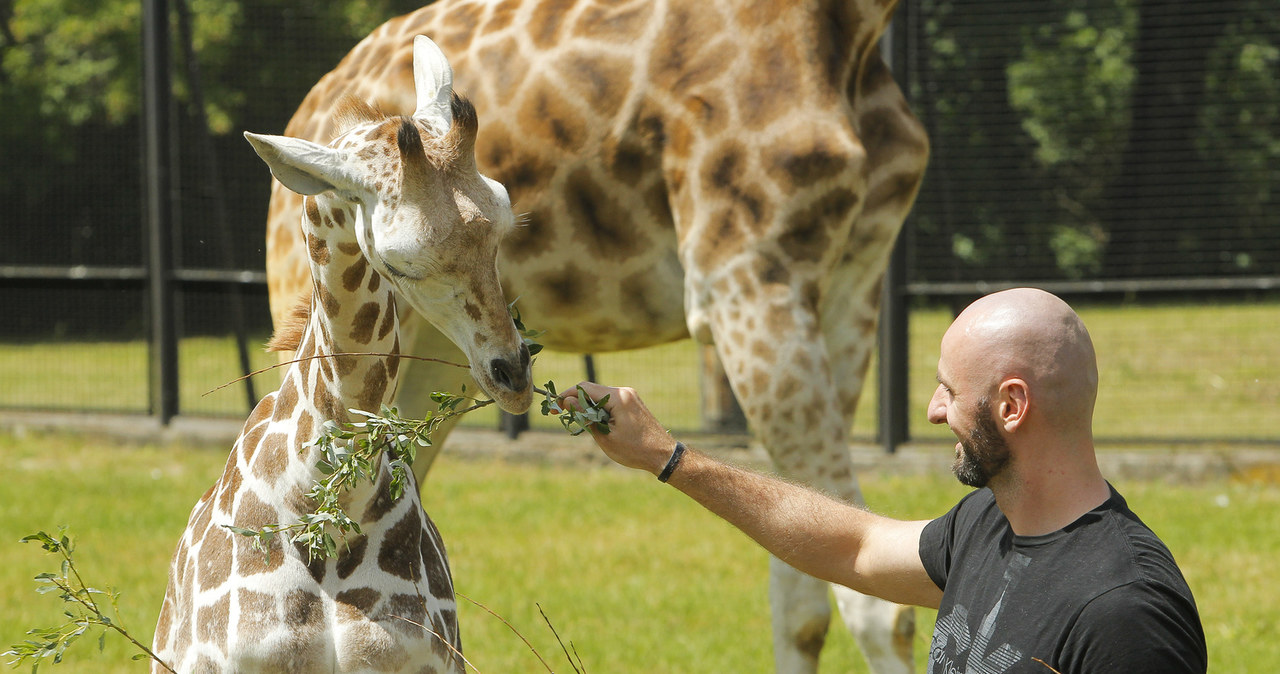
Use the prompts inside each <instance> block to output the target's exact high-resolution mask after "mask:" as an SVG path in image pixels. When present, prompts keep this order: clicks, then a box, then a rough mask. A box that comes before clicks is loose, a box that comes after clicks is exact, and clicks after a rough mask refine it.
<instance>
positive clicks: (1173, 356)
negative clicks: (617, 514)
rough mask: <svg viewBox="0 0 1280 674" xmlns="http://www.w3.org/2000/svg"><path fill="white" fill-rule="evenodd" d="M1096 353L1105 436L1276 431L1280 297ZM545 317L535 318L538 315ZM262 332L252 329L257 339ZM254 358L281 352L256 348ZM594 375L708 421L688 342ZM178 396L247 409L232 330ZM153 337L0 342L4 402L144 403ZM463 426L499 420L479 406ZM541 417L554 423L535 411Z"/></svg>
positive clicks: (1125, 332) (1164, 317)
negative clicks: (478, 411) (701, 405)
mask: <svg viewBox="0 0 1280 674" xmlns="http://www.w3.org/2000/svg"><path fill="white" fill-rule="evenodd" d="M1078 308H1079V311H1080V314H1081V316H1082V317H1083V318H1084V320H1085V322H1086V323H1087V324H1088V326H1089V328H1090V331H1091V333H1092V334H1093V338H1094V341H1095V342H1096V346H1097V351H1098V360H1099V366H1100V369H1101V391H1100V394H1099V400H1098V411H1097V418H1096V424H1095V425H1096V429H1097V434H1098V436H1099V437H1100V438H1102V439H1104V440H1118V439H1119V440H1127V439H1133V438H1143V439H1155V440H1202V439H1224V440H1250V439H1253V440H1259V439H1260V440H1269V441H1270V442H1280V413H1277V412H1276V410H1277V409H1280V374H1277V373H1280V348H1276V342H1275V331H1276V326H1280V302H1257V303H1237V304H1220V305H1179V304H1162V305H1138V304H1126V305H1106V306H1090V305H1082V306H1080V307H1078ZM949 322H950V314H948V313H947V312H946V311H943V310H941V309H933V310H919V311H913V312H912V314H911V332H910V335H911V336H910V346H911V354H910V359H911V368H910V381H909V385H908V387H909V391H910V405H911V409H910V414H911V427H910V430H911V434H912V436H913V437H914V438H916V439H920V440H930V439H940V438H945V437H947V430H946V429H945V428H941V427H934V426H930V425H929V424H928V423H927V422H926V421H925V418H924V408H925V404H926V403H927V401H928V399H929V396H930V395H931V394H932V392H933V389H934V387H935V385H936V384H935V382H934V372H935V367H936V364H937V358H938V341H939V339H940V338H941V336H942V333H943V332H944V331H945V330H946V327H947V325H948V323H949ZM535 327H536V326H535ZM262 341H263V340H262V339H261V338H260V339H257V340H255V344H260V343H261V342H262ZM253 361H254V367H255V368H260V367H266V366H268V365H270V364H272V363H273V362H274V360H273V356H272V355H270V354H266V353H261V352H259V351H257V350H255V351H254V355H253ZM596 365H597V371H598V378H599V379H601V380H602V381H604V382H607V383H612V384H616V385H628V386H632V387H634V388H636V389H638V390H639V391H641V393H642V394H644V395H645V397H646V400H647V402H649V404H650V407H651V408H652V409H653V410H654V412H655V413H656V414H657V415H658V416H659V418H661V419H662V420H663V421H664V423H666V424H667V425H668V426H669V427H671V428H675V429H696V428H700V427H701V420H700V417H699V413H698V410H699V402H698V387H699V382H698V371H699V365H698V354H697V351H696V349H695V348H694V345H693V344H692V343H691V342H689V341H687V340H686V341H683V342H677V343H674V344H669V345H665V346H660V347H655V348H651V349H642V350H637V351H629V352H621V353H612V354H600V355H597V356H596ZM179 366H180V370H181V377H180V385H181V393H180V405H181V410H182V412H183V413H184V414H195V415H215V416H218V415H226V416H232V417H238V416H243V415H244V414H246V413H247V409H246V403H245V399H244V394H243V389H242V388H241V386H240V385H233V386H230V387H227V388H225V389H222V390H219V391H217V392H214V393H211V394H209V395H203V394H205V393H206V392H208V391H210V390H211V389H213V388H215V387H217V386H219V385H221V384H224V383H226V382H228V381H230V380H232V379H234V378H235V377H237V376H238V375H239V374H240V373H239V370H238V367H239V366H238V364H237V359H236V351H235V347H234V344H233V343H232V342H231V340H230V339H225V338H210V337H198V338H189V339H185V340H183V342H182V346H181V348H180V350H179ZM584 375H585V372H584V369H583V365H582V359H581V358H580V357H578V356H574V355H567V354H555V353H550V352H544V353H543V354H542V355H540V356H539V357H538V361H537V363H536V365H535V368H534V377H535V380H536V381H537V382H538V383H539V384H541V383H542V382H545V381H547V380H548V379H552V380H554V381H556V382H557V383H558V384H560V385H561V387H562V388H563V387H564V386H567V385H571V384H573V383H576V382H577V381H579V380H580V379H582V378H583V377H584ZM146 380H147V360H146V345H145V344H144V343H141V342H127V343H101V342H86V341H63V342H52V343H35V344H0V407H23V408H55V409H72V410H76V409H85V408H87V409H93V410H112V411H135V412H145V411H146V407H147V402H146V401H147V389H146ZM255 381H256V384H257V389H258V393H259V395H261V394H262V393H264V392H265V391H266V390H267V389H269V388H274V386H275V385H276V383H278V381H279V379H278V377H277V376H276V375H275V373H267V374H263V375H259V376H258V377H256V380H255ZM875 410H876V394H875V377H874V368H872V376H871V379H870V380H869V381H868V382H867V385H866V387H865V388H864V397H863V401H862V404H861V405H860V408H859V412H858V416H857V419H856V420H855V423H854V434H855V437H859V438H863V439H866V438H871V437H874V435H875V425H874V424H875V421H874V420H875ZM464 423H469V424H482V425H487V426H492V425H494V424H496V417H495V416H494V415H492V414H486V413H482V414H477V415H473V416H472V417H470V418H468V419H467V420H466V421H465V422H464ZM534 424H535V427H546V428H550V427H552V425H553V424H554V422H551V421H548V420H543V419H540V418H535V419H534Z"/></svg>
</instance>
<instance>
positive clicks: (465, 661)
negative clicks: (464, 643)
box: [391, 615, 480, 674]
mask: <svg viewBox="0 0 1280 674" xmlns="http://www.w3.org/2000/svg"><path fill="white" fill-rule="evenodd" d="M391 617H392V618H395V619H396V620H403V621H405V622H407V623H409V624H410V625H415V626H417V627H419V628H421V629H422V631H424V632H426V633H427V634H430V635H431V636H433V637H435V638H437V639H439V640H440V643H442V644H444V645H445V646H446V647H448V649H449V650H451V651H453V653H454V654H455V655H457V656H458V657H459V658H462V663H463V664H465V665H466V666H468V667H470V668H471V669H474V670H475V671H476V674H480V669H479V668H478V667H476V666H475V665H473V664H471V661H470V660H468V659H467V656H465V655H463V654H462V651H460V650H458V649H457V648H455V647H454V645H453V644H451V643H449V640H448V639H445V638H444V637H442V636H440V635H439V634H437V633H436V631H435V630H433V629H431V628H430V627H427V626H426V625H423V624H422V623H420V622H417V621H414V620H410V619H408V618H406V617H404V616H398V615H393V616H391Z"/></svg>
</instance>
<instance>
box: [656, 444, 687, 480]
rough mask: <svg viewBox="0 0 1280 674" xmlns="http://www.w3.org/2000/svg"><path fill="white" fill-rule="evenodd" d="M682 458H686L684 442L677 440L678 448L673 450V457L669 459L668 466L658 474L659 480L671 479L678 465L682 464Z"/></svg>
mask: <svg viewBox="0 0 1280 674" xmlns="http://www.w3.org/2000/svg"><path fill="white" fill-rule="evenodd" d="M682 458H684V443H683V442H677V443H676V448H675V449H674V450H672V452H671V458H670V459H668V460H667V466H666V467H665V468H663V469H662V472H661V473H659V474H658V482H666V481H667V480H670V479H671V474H672V473H674V472H676V466H678V465H680V459H682Z"/></svg>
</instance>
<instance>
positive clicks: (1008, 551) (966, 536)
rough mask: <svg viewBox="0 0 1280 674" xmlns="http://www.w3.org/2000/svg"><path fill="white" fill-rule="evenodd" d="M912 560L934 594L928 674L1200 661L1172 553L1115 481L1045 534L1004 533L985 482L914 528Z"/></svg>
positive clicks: (1200, 637)
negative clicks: (1102, 496)
mask: <svg viewBox="0 0 1280 674" xmlns="http://www.w3.org/2000/svg"><path fill="white" fill-rule="evenodd" d="M920 559H921V561H923V562H924V567H925V569H926V570H927V571H928V572H929V577H930V578H932V579H933V582H934V583H937V585H938V587H939V588H941V589H942V591H943V595H942V605H941V606H940V607H939V609H938V622H937V626H936V627H935V628H934V631H933V643H932V645H931V646H930V649H929V670H928V671H929V672H930V674H958V673H972V674H1004V673H1005V672H1010V673H1012V672H1029V673H1033V674H1049V673H1050V672H1052V671H1054V670H1056V671H1058V672H1060V673H1061V674H1099V673H1101V672H1124V673H1126V674H1133V673H1141V672H1152V673H1155V672H1159V673H1160V674H1170V673H1178V672H1197V673H1203V672H1204V671H1205V669H1206V668H1207V667H1208V663H1207V660H1208V655H1207V653H1206V651H1205V642H1204V629H1203V627H1201V625H1200V615H1199V613H1198V611H1197V610H1196V603H1195V599H1194V598H1192V596H1191V590H1190V588H1188V587H1187V582H1186V580H1184V579H1183V577H1182V573H1181V572H1180V571H1179V570H1178V567H1177V564H1176V563H1175V562H1174V561H1173V555H1172V554H1171V553H1170V552H1169V549H1168V548H1167V547H1165V545H1164V543H1162V542H1161V541H1160V539H1159V538H1157V537H1156V535H1155V533H1153V532H1152V531H1151V530H1150V529H1148V528H1147V526H1146V525H1145V524H1143V523H1142V520H1140V519H1138V516H1137V515H1135V514H1133V511H1131V510H1129V506H1128V505H1127V504H1126V503H1125V500H1124V498H1123V497H1121V496H1120V494H1119V493H1117V492H1116V491H1115V489H1114V488H1112V490H1111V498H1110V499H1108V500H1107V501H1106V502H1105V503H1103V504H1102V505H1101V506H1099V507H1098V508H1096V509H1094V510H1092V511H1090V512H1088V513H1085V515H1084V516H1082V517H1081V518H1080V519H1078V520H1076V521H1075V522H1073V523H1072V524H1070V525H1069V526H1067V527H1065V528H1064V529H1062V530H1060V531H1056V532H1054V533H1051V534H1046V535H1044V536H1017V535H1014V533H1013V530H1012V529H1010V528H1009V521H1008V520H1007V519H1005V516H1004V513H1002V512H1000V508H998V507H997V506H996V502H995V497H994V496H993V495H992V493H991V490H989V489H979V490H977V491H974V492H973V493H971V494H969V495H967V496H965V497H964V498H963V499H961V501H960V503H958V504H957V505H956V507H955V508H952V509H951V512H948V513H947V514H946V515H944V516H942V517H940V518H938V519H936V520H934V521H932V522H930V523H929V524H928V525H926V526H925V529H924V532H923V534H922V535H921V537H920ZM1050 668H1052V669H1050Z"/></svg>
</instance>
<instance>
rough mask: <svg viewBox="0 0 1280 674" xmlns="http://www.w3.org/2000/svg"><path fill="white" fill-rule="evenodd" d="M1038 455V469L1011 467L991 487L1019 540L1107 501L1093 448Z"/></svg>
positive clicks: (1060, 524) (1059, 526)
mask: <svg viewBox="0 0 1280 674" xmlns="http://www.w3.org/2000/svg"><path fill="white" fill-rule="evenodd" d="M1041 456H1045V457H1046V459H1043V460H1041V461H1039V464H1040V465H1022V464H1032V463H1036V462H1035V461H1034V460H1033V461H1020V462H1016V463H1015V464H1013V465H1010V466H1009V468H1008V469H1007V470H1006V471H1004V473H1003V474H1001V475H999V476H997V478H995V479H993V480H992V481H991V484H990V487H991V491H992V493H993V494H995V497H996V505H998V506H999V507H1000V510H1001V512H1003V513H1004V515H1005V518H1006V519H1008V520H1009V526H1010V527H1011V528H1012V529H1013V532H1014V533H1015V534H1017V535H1019V536H1040V535H1044V534H1049V533H1053V532H1054V531H1058V530H1059V529H1062V528H1063V527H1065V526H1067V525H1068V524H1071V523H1072V522H1074V521H1076V520H1077V519H1079V518H1080V517H1081V516H1082V515H1084V514H1085V513H1087V512H1089V511H1090V510H1093V509H1095V508H1097V507H1098V506H1100V505H1102V504H1103V503H1104V502H1106V500H1107V499H1108V498H1110V497H1111V487H1110V486H1109V485H1108V484H1107V481H1106V479H1104V478H1103V477H1102V473H1101V471H1099V470H1098V463H1097V460H1096V459H1095V457H1094V454H1093V449H1092V447H1089V448H1087V449H1082V450H1077V451H1075V452H1071V453H1070V454H1063V453H1045V454H1043V455H1041Z"/></svg>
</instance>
